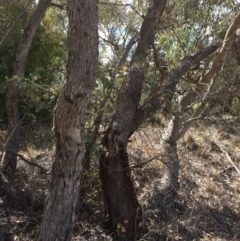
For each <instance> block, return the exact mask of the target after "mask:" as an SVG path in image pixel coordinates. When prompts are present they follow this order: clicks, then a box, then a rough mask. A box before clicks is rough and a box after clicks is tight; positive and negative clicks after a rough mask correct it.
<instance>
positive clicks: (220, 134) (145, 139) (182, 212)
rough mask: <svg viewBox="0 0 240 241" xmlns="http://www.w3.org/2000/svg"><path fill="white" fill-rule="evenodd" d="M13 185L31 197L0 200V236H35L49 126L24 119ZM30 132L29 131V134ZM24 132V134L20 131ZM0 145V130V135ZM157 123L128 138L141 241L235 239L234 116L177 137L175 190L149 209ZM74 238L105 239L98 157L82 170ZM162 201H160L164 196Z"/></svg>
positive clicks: (238, 216)
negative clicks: (25, 202)
mask: <svg viewBox="0 0 240 241" xmlns="http://www.w3.org/2000/svg"><path fill="white" fill-rule="evenodd" d="M24 128H25V129H24V131H23V135H24V136H23V137H24V139H25V140H26V141H25V142H24V144H23V145H22V148H21V155H22V156H24V157H25V158H26V159H27V160H28V161H31V162H33V163H35V164H38V165H39V166H41V167H43V168H44V170H43V169H40V168H39V167H37V166H34V165H32V164H28V163H26V162H24V161H22V160H19V161H18V169H17V175H16V178H15V182H14V185H15V186H17V187H18V188H24V190H26V191H27V192H29V193H31V194H32V195H33V199H34V203H33V205H32V206H31V207H30V208H28V210H24V211H23V210H22V209H19V210H14V209H11V208H9V206H8V204H7V203H6V201H4V200H3V199H0V241H6V240H25V241H28V240H35V239H36V236H37V233H38V230H39V225H40V223H41V217H42V212H43V207H44V199H45V196H46V194H47V187H48V183H49V179H50V170H51V165H52V162H53V159H54V138H53V136H52V135H51V134H50V133H51V127H50V124H46V123H45V124H43V123H41V124H36V123H35V124H34V125H33V124H31V125H29V124H26V126H25V127H24ZM29 130H31V131H29ZM26 133H27V134H26ZM0 136H1V139H0V141H1V143H0V145H1V144H2V143H4V138H5V132H4V131H2V132H1V135H0ZM160 138H161V128H160V127H159V125H157V124H156V123H155V124H151V123H148V124H147V125H146V126H145V127H142V128H141V129H140V130H139V132H137V133H136V134H135V135H134V136H132V137H131V142H130V143H129V158H130V161H131V166H132V176H133V179H134V185H135V188H136V193H137V195H138V199H139V202H140V203H141V205H142V206H143V210H144V221H145V222H146V223H147V226H148V232H147V233H146V234H145V235H144V236H143V238H142V239H141V240H142V241H150V240H153V241H157V240H159V241H174V240H183V241H187V240H189V241H190V240H201V241H208V240H209V241H210V240H212V241H230V240H232V241H238V240H240V209H239V207H240V185H239V183H240V171H239V169H240V157H239V152H240V119H239V118H236V117H230V116H221V117H217V118H216V117H215V118H214V117H213V118H211V119H205V120H201V121H198V122H196V123H195V124H194V126H192V127H191V128H190V129H189V131H188V132H187V133H186V135H185V136H184V137H183V138H182V139H181V140H180V141H179V143H178V149H179V153H178V154H179V159H180V164H181V169H180V177H179V189H178V192H177V196H176V198H175V200H174V202H171V205H170V204H169V205H168V204H166V203H165V209H164V210H160V209H159V208H155V207H154V204H153V203H152V200H151V197H152V194H153V193H154V191H155V190H154V185H155V184H156V183H157V182H158V181H159V179H160V178H161V170H162V163H161V150H160V149H159V140H160ZM81 181H82V189H81V190H80V193H81V199H80V200H79V202H78V207H77V212H76V222H75V227H74V230H73V240H79V241H84V240H89V241H91V240H106V241H107V240H112V239H111V236H110V234H109V233H108V232H107V230H106V228H105V227H106V226H105V224H106V220H105V218H104V208H103V202H102V196H101V195H102V193H101V188H100V182H99V178H98V160H97V157H95V158H93V160H92V163H91V169H90V170H89V171H88V172H85V173H84V178H83V179H82V180H81ZM166 200H167V199H166Z"/></svg>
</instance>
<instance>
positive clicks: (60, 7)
mask: <svg viewBox="0 0 240 241" xmlns="http://www.w3.org/2000/svg"><path fill="white" fill-rule="evenodd" d="M50 7H56V8H59V9H61V10H65V11H66V4H57V3H53V2H52V3H51V5H50Z"/></svg>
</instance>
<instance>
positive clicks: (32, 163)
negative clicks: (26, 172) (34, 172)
mask: <svg viewBox="0 0 240 241" xmlns="http://www.w3.org/2000/svg"><path fill="white" fill-rule="evenodd" d="M18 157H19V158H20V159H21V160H22V161H24V162H26V163H27V164H29V165H32V166H35V167H38V168H40V169H41V170H43V171H45V172H47V169H45V168H44V167H41V166H39V165H38V164H36V163H34V162H31V161H28V160H27V159H26V158H25V157H24V156H22V155H21V154H18Z"/></svg>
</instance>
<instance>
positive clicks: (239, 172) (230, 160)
mask: <svg viewBox="0 0 240 241" xmlns="http://www.w3.org/2000/svg"><path fill="white" fill-rule="evenodd" d="M215 144H216V145H217V146H218V148H219V149H220V150H221V151H222V152H223V153H224V154H225V156H226V157H227V159H228V161H229V162H230V163H231V164H232V166H233V167H234V168H235V169H236V171H237V172H238V174H239V175H240V170H239V168H238V167H237V166H236V165H235V164H234V162H233V161H232V159H231V157H230V156H229V155H228V153H227V152H226V151H225V150H224V149H223V148H222V147H221V146H220V145H218V144H217V143H216V142H215Z"/></svg>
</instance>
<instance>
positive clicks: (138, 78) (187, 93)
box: [100, 1, 238, 239]
mask: <svg viewBox="0 0 240 241" xmlns="http://www.w3.org/2000/svg"><path fill="white" fill-rule="evenodd" d="M153 2H154V1H153ZM162 3H163V2H162ZM236 6H237V4H236V3H235V2H234V1H228V2H227V3H226V2H224V3H223V2H222V1H179V2H178V3H176V2H175V1H168V5H167V6H166V8H165V12H164V15H163V18H162V19H161V22H160V24H157V25H156V26H155V27H156V30H155V31H156V33H157V34H156V37H155V42H154V41H153V40H152V43H151V44H149V41H150V39H151V38H152V36H154V34H155V31H153V32H152V33H151V34H153V35H151V34H150V32H148V37H149V39H142V38H143V34H141V31H142V29H143V26H144V24H146V23H147V22H148V20H149V19H148V15H146V16H145V17H144V20H143V24H142V29H141V31H140V38H139V40H138V47H137V48H136V51H135V52H132V55H131V58H132V59H131V62H130V64H129V69H127V70H126V72H127V74H126V75H125V76H124V78H125V82H124V85H123V88H121V91H120V92H119V98H118V99H117V102H114V104H116V103H117V105H116V107H115V108H116V111H115V114H114V115H113V117H112V119H111V121H110V125H109V127H108V128H107V129H106V131H105V132H103V135H104V137H103V140H102V146H103V150H102V151H101V157H100V178H101V181H102V188H103V191H104V200H105V201H106V206H107V213H108V217H109V221H110V228H111V229H112V230H117V231H116V233H117V236H118V237H119V238H120V239H124V238H126V237H127V238H130V239H131V238H133V236H134V234H133V233H134V232H135V231H136V230H137V228H136V229H135V231H133V230H134V228H133V226H134V225H136V226H135V227H137V224H136V223H137V222H138V221H137V220H138V219H141V208H140V206H139V204H138V201H137V199H136V196H135V194H134V189H133V185H132V181H131V171H130V168H129V164H128V156H127V149H126V147H127V140H128V138H129V136H131V134H132V133H133V132H134V131H136V130H137V129H138V127H139V126H140V125H141V124H142V123H144V121H145V120H146V117H148V118H149V117H151V116H152V115H153V113H156V112H157V111H158V112H162V114H163V116H167V117H168V118H170V121H169V124H168V125H167V127H166V129H165V130H164V131H163V134H162V138H161V140H159V143H160V146H161V151H162V154H163V157H162V161H163V163H165V164H166V166H165V169H164V174H163V178H162V179H161V180H160V185H159V187H160V190H159V195H160V196H161V197H163V198H162V201H164V200H169V199H166V195H167V194H168V195H169V197H170V200H173V196H172V195H170V194H174V193H175V191H176V189H177V182H178V175H179V160H178V156H177V154H178V153H177V152H178V150H177V141H178V140H179V138H181V137H182V135H183V134H184V133H185V131H186V130H187V129H188V128H189V126H190V123H192V122H193V121H194V120H196V119H198V118H200V117H201V114H202V113H203V110H204V109H205V108H206V105H207V102H208V101H209V96H210V93H213V92H214V91H215V90H216V82H217V81H216V79H217V78H221V77H219V76H221V70H222V69H224V67H225V65H224V64H225V62H226V61H225V60H226V59H227V54H228V53H229V50H231V49H232V47H233V45H232V42H233V41H234V36H235V32H234V31H236V26H237V25H236V23H237V22H238V20H237V18H236V19H235V20H233V24H232V25H231V24H230V22H231V21H232V19H233V18H234V13H236V11H237V8H236ZM232 9H234V11H232ZM193 10H194V11H193ZM148 13H149V12H148ZM151 16H153V15H151ZM151 20H152V19H151ZM149 22H150V21H149ZM219 23H220V24H219ZM233 26H234V27H233ZM228 27H229V31H227V29H228ZM150 29H151V28H148V30H149V31H151V30H150ZM226 31H227V33H226ZM230 32H231V34H230V35H229V33H230ZM225 33H226V34H225ZM224 36H225V37H224ZM143 42H145V44H146V45H145V47H146V46H148V47H147V48H146V49H148V50H147V51H146V50H145V53H146V56H147V57H146V56H145V58H143V59H144V60H143V59H142V60H143V62H144V64H142V65H141V64H140V65H139V64H136V63H135V61H136V59H137V54H138V48H139V46H141V44H143ZM224 43H226V45H225V44H224ZM113 46H115V45H113ZM214 57H215V58H214ZM153 62H154V63H155V66H152V63H153ZM147 67H148V68H147ZM134 71H136V72H134ZM150 71H152V72H153V73H154V74H151V73H150ZM135 73H137V74H136V75H135ZM143 80H144V81H143ZM133 83H134V84H133ZM149 86H150V88H149ZM145 91H146V93H145V94H144V95H143V93H144V92H145ZM177 99H178V101H176V100H177ZM196 102H198V103H200V104H199V106H198V108H197V109H193V105H194V103H196ZM162 110H164V111H162ZM160 199H161V198H160V197H159V196H158V194H157V198H156V199H155V201H156V202H157V200H160ZM120 210H121V211H120ZM126 213H127V215H126ZM133 224H134V225H133ZM118 226H119V227H120V228H118ZM122 227H123V228H122ZM121 228H122V229H121Z"/></svg>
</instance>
